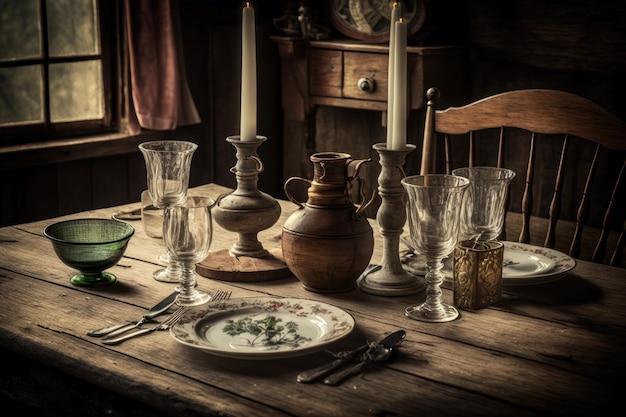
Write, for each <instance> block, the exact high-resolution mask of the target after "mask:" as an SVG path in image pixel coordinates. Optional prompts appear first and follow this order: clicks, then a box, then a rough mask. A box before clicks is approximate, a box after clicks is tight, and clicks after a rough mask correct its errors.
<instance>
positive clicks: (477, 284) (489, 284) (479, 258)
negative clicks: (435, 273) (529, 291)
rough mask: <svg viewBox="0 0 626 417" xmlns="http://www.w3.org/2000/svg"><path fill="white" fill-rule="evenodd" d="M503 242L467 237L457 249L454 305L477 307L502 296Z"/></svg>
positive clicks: (455, 250) (466, 307)
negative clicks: (468, 238) (469, 238)
mask: <svg viewBox="0 0 626 417" xmlns="http://www.w3.org/2000/svg"><path fill="white" fill-rule="evenodd" d="M503 258H504V245H503V244H502V243H501V242H498V241H495V240H494V241H487V242H481V241H475V240H464V241H462V242H459V243H458V244H457V246H456V248H455V249H454V264H453V277H454V305H455V306H457V307H459V308H465V309H469V310H478V309H481V308H483V307H487V306H489V305H491V304H494V303H497V302H498V301H500V299H501V298H502V261H503Z"/></svg>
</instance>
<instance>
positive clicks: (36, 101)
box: [0, 65, 44, 126]
mask: <svg viewBox="0 0 626 417" xmlns="http://www.w3.org/2000/svg"><path fill="white" fill-rule="evenodd" d="M42 85H43V84H42V75H41V65H29V66H26V67H16V68H0V125H4V126H9V125H16V124H25V123H42V122H43V119H44V116H43V87H42Z"/></svg>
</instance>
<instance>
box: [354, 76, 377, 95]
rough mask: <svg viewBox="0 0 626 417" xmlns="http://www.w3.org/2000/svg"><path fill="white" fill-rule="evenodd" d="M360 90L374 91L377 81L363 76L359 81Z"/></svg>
mask: <svg viewBox="0 0 626 417" xmlns="http://www.w3.org/2000/svg"><path fill="white" fill-rule="evenodd" d="M358 86H359V90H361V91H363V92H365V93H372V92H374V89H375V88H376V81H375V80H374V79H373V78H367V77H364V78H361V79H359V81H358Z"/></svg>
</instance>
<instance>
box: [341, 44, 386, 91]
mask: <svg viewBox="0 0 626 417" xmlns="http://www.w3.org/2000/svg"><path fill="white" fill-rule="evenodd" d="M343 60H344V63H343V66H344V69H343V97H346V98H353V99H360V100H375V101H386V100H387V73H388V66H389V57H388V55H387V54H376V53H363V52H344V56H343ZM361 78H369V79H371V80H373V81H374V85H373V88H372V89H371V90H369V91H363V90H362V89H360V88H359V80H360V79H361Z"/></svg>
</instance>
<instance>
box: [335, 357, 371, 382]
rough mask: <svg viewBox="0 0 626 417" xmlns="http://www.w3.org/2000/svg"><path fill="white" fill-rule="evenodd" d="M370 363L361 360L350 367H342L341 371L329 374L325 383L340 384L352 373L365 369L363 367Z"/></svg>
mask: <svg viewBox="0 0 626 417" xmlns="http://www.w3.org/2000/svg"><path fill="white" fill-rule="evenodd" d="M367 363H368V361H361V362H359V363H357V364H355V365H353V366H351V367H349V368H346V369H342V370H341V371H338V372H335V373H334V374H332V375H329V376H328V377H327V378H326V379H324V384H326V385H339V384H340V383H341V382H343V381H344V380H346V379H348V378H349V377H351V376H352V375H356V374H358V373H359V372H361V371H362V370H363V367H364V366H365V365H366V364H367Z"/></svg>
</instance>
